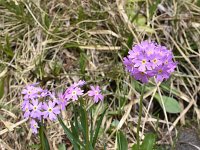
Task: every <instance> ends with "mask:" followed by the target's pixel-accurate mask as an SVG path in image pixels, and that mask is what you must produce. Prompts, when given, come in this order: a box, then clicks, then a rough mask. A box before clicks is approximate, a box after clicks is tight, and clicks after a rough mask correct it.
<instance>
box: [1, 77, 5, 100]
mask: <svg viewBox="0 0 200 150" xmlns="http://www.w3.org/2000/svg"><path fill="white" fill-rule="evenodd" d="M3 95H4V78H2V79H0V99H1V98H2V97H3Z"/></svg>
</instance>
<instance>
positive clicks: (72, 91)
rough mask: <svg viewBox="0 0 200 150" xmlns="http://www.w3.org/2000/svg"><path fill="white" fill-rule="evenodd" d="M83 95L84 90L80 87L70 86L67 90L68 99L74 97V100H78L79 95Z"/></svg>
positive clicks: (66, 96)
mask: <svg viewBox="0 0 200 150" xmlns="http://www.w3.org/2000/svg"><path fill="white" fill-rule="evenodd" d="M81 95H83V90H81V89H80V88H79V87H72V86H71V87H69V88H68V89H67V90H66V92H65V98H66V99H67V101H68V100H70V99H72V100H73V101H76V100H78V96H81Z"/></svg>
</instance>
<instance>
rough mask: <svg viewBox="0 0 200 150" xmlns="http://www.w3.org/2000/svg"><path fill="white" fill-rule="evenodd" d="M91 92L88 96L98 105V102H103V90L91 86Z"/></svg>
mask: <svg viewBox="0 0 200 150" xmlns="http://www.w3.org/2000/svg"><path fill="white" fill-rule="evenodd" d="M90 88H91V90H90V91H88V96H90V97H93V98H94V102H95V103H97V102H98V101H102V100H103V95H102V94H101V90H100V89H99V86H96V87H94V86H90Z"/></svg>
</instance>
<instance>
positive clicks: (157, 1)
mask: <svg viewBox="0 0 200 150" xmlns="http://www.w3.org/2000/svg"><path fill="white" fill-rule="evenodd" d="M160 2H161V0H155V1H153V4H152V5H150V7H149V16H150V18H152V17H153V15H154V13H155V11H156V9H157V7H158V4H160Z"/></svg>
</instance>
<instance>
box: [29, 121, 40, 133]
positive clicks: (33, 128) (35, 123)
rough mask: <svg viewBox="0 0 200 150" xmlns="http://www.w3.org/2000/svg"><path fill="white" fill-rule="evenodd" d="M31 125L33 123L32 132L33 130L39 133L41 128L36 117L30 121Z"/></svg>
mask: <svg viewBox="0 0 200 150" xmlns="http://www.w3.org/2000/svg"><path fill="white" fill-rule="evenodd" d="M30 125H31V130H32V132H33V133H34V134H37V133H38V128H39V126H38V123H37V122H36V121H35V120H34V119H32V120H31V121H30Z"/></svg>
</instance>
